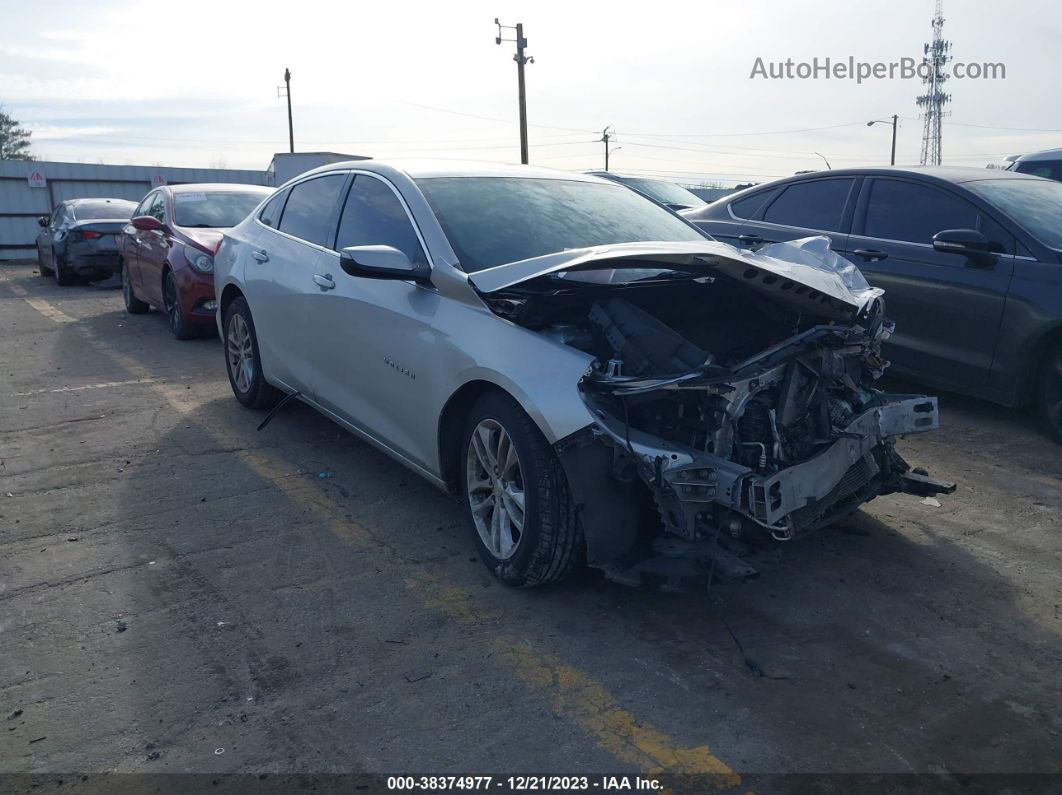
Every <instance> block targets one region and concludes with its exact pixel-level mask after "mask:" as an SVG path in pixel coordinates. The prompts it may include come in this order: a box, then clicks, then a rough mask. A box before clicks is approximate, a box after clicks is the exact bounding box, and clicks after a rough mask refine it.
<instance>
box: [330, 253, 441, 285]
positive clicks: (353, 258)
mask: <svg viewBox="0 0 1062 795" xmlns="http://www.w3.org/2000/svg"><path fill="white" fill-rule="evenodd" d="M339 266H340V267H341V268H342V269H343V270H344V271H345V272H346V273H348V274H350V275H351V276H361V277H362V278H365V279H399V280H403V281H407V280H412V281H416V282H427V281H428V280H429V279H430V277H431V268H429V267H428V266H427V265H418V264H415V263H413V262H411V261H410V259H409V257H407V256H406V255H405V253H404V252H401V251H399V250H398V249H397V248H395V247H394V246H348V247H347V248H345V249H343V250H342V251H341V252H339Z"/></svg>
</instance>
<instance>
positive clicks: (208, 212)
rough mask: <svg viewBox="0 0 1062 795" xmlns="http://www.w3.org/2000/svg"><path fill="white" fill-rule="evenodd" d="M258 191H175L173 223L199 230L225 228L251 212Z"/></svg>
mask: <svg viewBox="0 0 1062 795" xmlns="http://www.w3.org/2000/svg"><path fill="white" fill-rule="evenodd" d="M262 198H263V194H262V192H261V191H254V192H252V191H237V190H233V191H209V192H201V191H175V192H174V194H173V222H174V223H175V224H177V226H185V227H192V228H199V229H228V228H230V227H233V226H236V224H238V223H239V222H240V221H242V220H243V219H244V218H246V217H247V216H248V215H250V214H251V211H252V210H254V208H255V207H257V206H258V204H259V202H261V201H262Z"/></svg>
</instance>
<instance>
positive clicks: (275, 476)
mask: <svg viewBox="0 0 1062 795" xmlns="http://www.w3.org/2000/svg"><path fill="white" fill-rule="evenodd" d="M90 336H91V337H93V338H94V335H90ZM96 341H98V342H101V341H99V340H96ZM101 346H102V342H101ZM104 352H105V353H106V354H107V355H109V356H110V357H111V358H112V359H114V360H115V361H116V362H117V363H118V364H119V365H121V366H122V367H123V368H125V369H126V370H128V371H129V372H131V373H132V374H134V375H137V376H138V377H139V378H140V379H141V380H146V379H148V378H151V377H152V375H151V373H150V371H148V370H147V369H146V368H145V367H143V366H142V365H141V364H140V363H139V362H138V361H137V360H136V359H134V358H132V357H130V356H126V355H124V354H120V353H117V352H116V351H112V350H109V349H106V348H104ZM150 386H151V388H152V389H153V390H154V391H155V392H157V393H158V394H159V395H160V397H162V398H163V399H164V400H165V401H166V402H167V403H169V404H170V406H171V407H172V408H173V409H174V410H176V411H177V412H179V413H181V414H190V413H192V412H193V411H198V410H199V408H200V406H199V404H198V402H196V401H195V400H192V399H190V398H189V397H188V396H187V390H185V389H183V388H177V387H174V386H172V385H169V384H162V383H152V384H150ZM205 430H206V432H207V433H208V434H209V435H211V436H213V437H214V438H215V440H216V441H218V442H220V443H221V444H223V445H226V446H238V444H239V443H240V442H242V440H241V439H239V438H238V436H237V435H236V434H235V433H233V432H232V431H231V430H229V429H227V428H221V427H216V426H213V425H212V426H211V427H208V428H206V429H205ZM235 455H237V456H238V457H239V458H240V460H241V461H243V462H244V463H245V464H246V465H247V466H248V468H250V469H251V470H252V471H253V472H255V473H256V474H257V475H258V476H259V477H261V478H263V479H265V480H268V481H269V482H271V483H272V484H273V485H274V486H275V487H276V488H277V490H278V491H280V492H281V493H282V494H283V495H284V496H285V497H287V498H288V499H290V500H291V501H292V502H295V503H297V504H298V505H300V506H301V507H302V508H304V509H306V510H308V511H310V512H311V513H312V514H313V515H314V516H315V517H316V518H317V519H318V520H320V521H322V522H323V523H325V524H326V525H327V526H328V528H329V529H330V530H331V531H332V532H333V533H334V534H335V535H336V536H338V537H339V538H341V539H343V540H344V541H346V542H347V543H349V544H352V545H354V546H356V547H359V548H369V547H377V546H378V544H377V543H376V542H375V541H374V539H373V536H372V533H371V531H370V530H369V529H368V528H366V527H364V526H363V525H361V524H359V523H358V522H356V521H353V520H351V519H348V518H346V516H345V513H346V512H345V509H344V507H343V506H342V505H341V504H340V503H338V502H336V501H335V499H334V498H333V497H332V496H331V495H329V494H327V493H326V492H325V491H324V490H322V489H321V488H320V487H319V486H318V485H317V484H316V482H311V481H309V480H308V478H307V477H306V476H305V474H304V473H302V472H299V471H292V470H291V469H290V468H288V467H287V466H285V465H283V464H282V463H280V462H278V461H277V460H276V458H275V457H272V456H269V455H266V454H264V453H260V452H257V451H253V450H240V451H237V452H236V453H235ZM406 584H407V586H408V587H409V589H410V591H411V592H412V593H413V594H415V595H416V596H417V598H418V599H419V600H420V601H421V602H422V603H423V604H424V605H425V606H426V607H428V608H430V609H434V610H438V611H440V612H442V613H444V614H445V615H446V616H447V617H448V618H450V619H451V620H453V621H455V622H457V623H459V624H463V625H465V626H476V625H479V624H482V623H484V620H485V619H484V617H483V616H482V615H481V614H480V612H479V610H478V608H477V607H476V603H475V602H474V600H473V599H472V596H471V595H470V594H469V593H468V592H467V591H465V590H463V589H461V588H458V587H456V586H454V585H449V584H446V583H442V582H440V581H438V580H437V579H436V578H435V577H434V576H433V575H431V574H429V573H428V572H427V571H424V570H421V571H419V572H417V573H416V574H415V575H414V576H412V577H411V578H410V579H408V580H407V583H406ZM490 643H491V647H492V649H493V650H494V653H495V659H497V660H498V661H499V662H500V663H502V664H503V665H504V666H505V667H507V668H508V669H509V670H511V671H512V672H513V673H514V674H515V676H516V677H517V678H518V679H519V680H520V681H521V682H523V683H524V684H525V685H526V686H527V687H528V688H530V689H531V690H533V691H536V692H539V693H541V694H542V695H543V696H544V697H545V698H546V699H547V700H548V701H549V703H550V706H551V708H552V709H553V711H554V712H555V713H556V714H557V715H559V716H561V717H564V718H566V719H568V720H570V721H572V722H573V723H575V724H576V725H578V726H579V727H580V728H581V729H582V730H583V731H585V732H586V733H587V734H588V735H589V736H590V737H592V738H593V739H594V741H595V742H596V743H597V744H598V745H599V746H600V747H601V748H603V749H604V750H605V751H607V752H609V753H610V754H612V755H613V756H614V757H616V759H618V760H620V761H623V762H626V763H628V764H632V765H637V766H639V767H641V768H642V769H643V770H644V771H645V772H646V773H648V774H651V775H655V774H661V773H678V774H691V773H697V774H707V775H711V776H713V779H712V781H713V782H714V785H715V786H716V787H719V788H730V787H734V786H737V785H739V784H740V783H741V777H740V776H739V775H738V774H737V773H736V772H734V771H733V770H732V769H731V768H730V767H728V766H727V765H726V764H725V763H724V762H723V761H722V760H720V759H719V758H718V757H716V756H715V755H714V754H713V753H712V752H711V749H710V748H709V747H708V746H706V745H699V746H695V747H685V746H683V745H682V744H681V743H680V742H679V741H678V740H676V739H675V738H674V737H671V736H670V735H668V734H667V733H666V732H664V731H662V730H661V729H659V728H657V727H656V726H653V725H652V724H650V723H647V722H642V721H639V720H638V719H637V718H636V717H635V716H634V715H633V714H632V713H631V712H629V711H628V710H626V709H624V708H623V707H622V706H621V705H620V702H619V700H618V699H617V698H616V697H615V696H614V695H612V694H611V693H610V692H609V691H608V690H607V689H606V688H605V687H604V685H602V684H601V683H600V682H598V681H596V680H595V679H593V678H592V677H591V676H589V675H588V674H586V673H584V672H582V671H580V670H578V669H577V668H575V667H573V666H571V665H568V664H566V663H564V662H562V661H561V660H559V659H558V658H556V657H554V656H553V655H551V654H548V653H546V652H542V651H540V650H537V649H536V648H535V647H534V646H533V644H531V643H530V642H528V641H527V640H524V639H521V638H518V637H516V636H512V635H508V634H501V635H498V636H497V637H495V638H493V639H492V640H491V641H490Z"/></svg>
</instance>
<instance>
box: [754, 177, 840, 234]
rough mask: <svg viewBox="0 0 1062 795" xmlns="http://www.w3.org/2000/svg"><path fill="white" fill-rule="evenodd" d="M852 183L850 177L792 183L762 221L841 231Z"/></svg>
mask: <svg viewBox="0 0 1062 795" xmlns="http://www.w3.org/2000/svg"><path fill="white" fill-rule="evenodd" d="M852 182H853V180H851V179H817V180H813V181H811V182H798V183H796V184H795V185H790V186H789V187H788V188H786V189H785V190H783V191H782V195H781V196H779V197H778V198H777V199H775V200H774V201H773V202H772V203H771V206H770V207H768V208H767V212H766V213H764V216H763V220H764V221H766V222H767V223H771V224H781V225H783V226H799V227H802V228H804V229H821V230H822V231H824V232H840V231H841V218H842V216H843V215H844V206H845V203H846V202H847V201H848V193H849V191H850V190H851V187H852Z"/></svg>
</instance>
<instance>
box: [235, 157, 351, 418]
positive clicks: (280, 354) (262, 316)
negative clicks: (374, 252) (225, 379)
mask: <svg viewBox="0 0 1062 795" xmlns="http://www.w3.org/2000/svg"><path fill="white" fill-rule="evenodd" d="M349 178H350V175H349V173H347V172H334V173H329V174H326V175H323V176H317V177H311V178H310V179H306V180H303V181H302V182H298V183H296V184H295V185H293V186H291V187H290V188H288V189H287V190H286V191H282V192H281V193H280V194H278V195H277V196H275V197H273V199H271V200H270V201H269V202H267V203H266V204H265V206H264V207H263V208H262V212H261V213H260V214H259V216H258V218H257V219H256V224H255V225H254V232H253V238H252V239H251V245H252V250H251V253H250V254H251V256H250V258H249V259H247V265H246V267H245V269H244V282H245V286H246V289H247V295H248V300H249V301H250V306H251V314H252V316H253V317H254V321H255V330H256V333H257V335H258V345H259V349H260V351H261V355H262V361H263V363H264V364H265V366H266V368H267V370H268V373H267V374H268V375H269V377H270V378H271V380H273V381H274V382H276V383H279V384H281V385H283V386H285V387H287V388H288V389H289V390H297V391H299V392H301V393H303V394H304V395H306V396H307V397H309V398H314V390H313V383H312V379H311V373H312V368H313V357H314V354H315V348H316V347H318V346H320V345H325V344H329V340H328V339H324V340H322V339H320V338H315V337H314V336H312V335H311V333H310V312H311V310H312V304H313V301H314V298H315V297H316V296H317V294H318V293H319V292H320V287H318V285H317V284H316V282H315V281H314V275H315V274H316V273H317V272H318V270H319V262H320V260H321V259H322V257H324V258H327V257H328V254H327V253H326V252H330V248H328V247H330V246H331V245H332V243H333V241H334V239H335V229H336V223H337V221H338V215H339V200H340V196H341V195H342V193H343V187H344V186H345V185H346V183H347V181H348V179H349ZM334 333H336V332H334Z"/></svg>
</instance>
